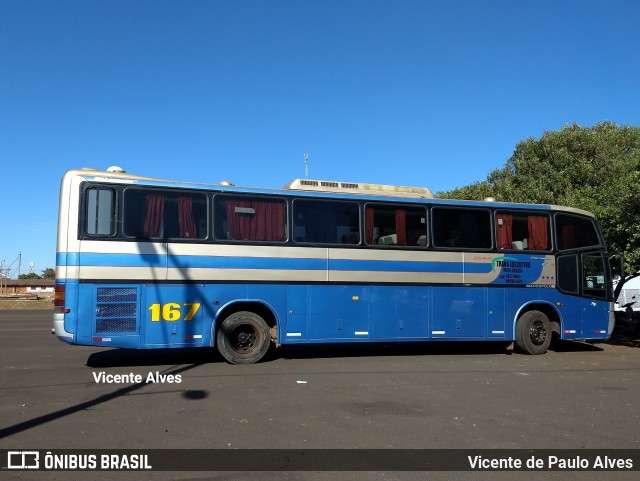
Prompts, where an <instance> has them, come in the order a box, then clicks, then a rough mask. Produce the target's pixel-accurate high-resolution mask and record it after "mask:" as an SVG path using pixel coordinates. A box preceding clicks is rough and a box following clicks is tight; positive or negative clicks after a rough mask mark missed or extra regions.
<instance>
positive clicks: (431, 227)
mask: <svg viewBox="0 0 640 481" xmlns="http://www.w3.org/2000/svg"><path fill="white" fill-rule="evenodd" d="M438 209H442V210H467V211H477V212H487V213H488V214H489V246H488V247H465V246H461V247H457V246H438V245H436V242H435V227H434V218H435V215H434V212H433V211H434V210H438ZM493 214H494V209H492V208H490V207H475V206H466V205H447V204H444V205H441V204H433V205H431V206H430V208H429V222H430V223H429V233H430V239H429V247H430V248H431V249H434V250H437V251H456V252H493V251H495V250H496V247H495V245H496V242H495V232H494V230H495V229H494V215H493Z"/></svg>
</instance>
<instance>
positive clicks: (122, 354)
mask: <svg viewBox="0 0 640 481" xmlns="http://www.w3.org/2000/svg"><path fill="white" fill-rule="evenodd" d="M220 361H222V357H221V356H220V355H219V354H218V352H217V351H216V350H215V349H214V348H211V347H198V348H194V347H191V348H171V349H109V350H106V351H100V352H94V353H93V354H91V355H90V356H89V358H88V359H87V366H88V367H94V368H96V367H98V368H103V367H131V366H158V365H163V364H171V365H181V364H193V365H198V364H207V363H210V362H220Z"/></svg>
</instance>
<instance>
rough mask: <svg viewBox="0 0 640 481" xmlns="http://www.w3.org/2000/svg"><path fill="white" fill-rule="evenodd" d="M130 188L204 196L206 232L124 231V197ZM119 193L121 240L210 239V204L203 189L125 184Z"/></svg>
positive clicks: (202, 240) (125, 212) (171, 240)
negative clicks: (157, 233)
mask: <svg viewBox="0 0 640 481" xmlns="http://www.w3.org/2000/svg"><path fill="white" fill-rule="evenodd" d="M131 190H136V191H147V192H162V193H167V192H168V193H170V194H175V195H176V198H177V197H178V196H179V195H180V194H181V193H182V194H187V195H189V196H191V197H192V198H193V197H195V196H196V195H200V196H202V197H203V198H204V202H205V204H206V205H205V208H206V213H205V216H204V219H205V221H206V222H207V225H206V232H205V236H204V237H174V236H167V235H162V236H159V237H151V236H136V235H131V234H128V233H127V232H126V231H125V226H126V222H127V202H126V201H125V200H126V199H125V198H126V195H127V192H129V191H131ZM120 195H121V196H122V201H121V204H122V207H121V217H120V219H119V221H118V224H119V225H120V226H121V229H122V232H121V238H122V239H123V240H127V241H134V242H172V243H205V242H208V241H210V240H211V236H212V235H211V225H210V224H211V205H210V202H209V198H210V195H209V192H207V191H204V190H199V189H194V190H191V189H181V188H174V187H164V186H155V185H143V186H140V185H131V186H126V187H125V188H123V189H122V191H121V193H120Z"/></svg>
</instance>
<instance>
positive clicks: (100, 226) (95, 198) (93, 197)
mask: <svg viewBox="0 0 640 481" xmlns="http://www.w3.org/2000/svg"><path fill="white" fill-rule="evenodd" d="M115 205H116V204H115V194H114V192H113V189H104V188H90V189H87V191H86V233H87V234H88V235H90V236H112V235H114V234H115V226H116V222H115V217H116V216H115V212H116V209H115Z"/></svg>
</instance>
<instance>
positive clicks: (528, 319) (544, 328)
mask: <svg viewBox="0 0 640 481" xmlns="http://www.w3.org/2000/svg"><path fill="white" fill-rule="evenodd" d="M551 337H552V332H551V323H550V322H549V318H548V317H547V316H546V315H545V314H544V313H542V312H540V311H528V312H525V313H524V314H523V315H522V316H520V319H518V324H517V325H516V346H517V347H518V349H519V350H520V351H521V352H524V353H525V354H533V355H537V354H544V353H545V352H547V349H549V344H551Z"/></svg>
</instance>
